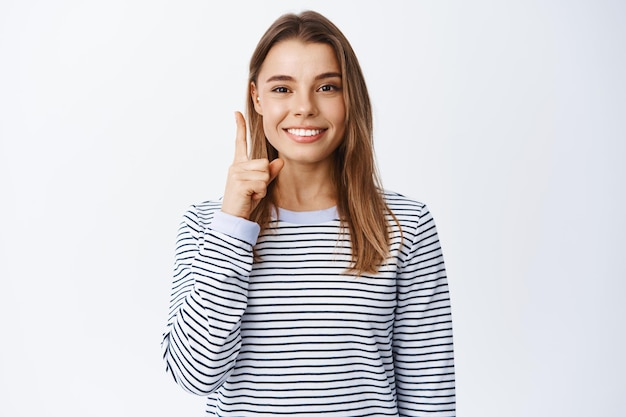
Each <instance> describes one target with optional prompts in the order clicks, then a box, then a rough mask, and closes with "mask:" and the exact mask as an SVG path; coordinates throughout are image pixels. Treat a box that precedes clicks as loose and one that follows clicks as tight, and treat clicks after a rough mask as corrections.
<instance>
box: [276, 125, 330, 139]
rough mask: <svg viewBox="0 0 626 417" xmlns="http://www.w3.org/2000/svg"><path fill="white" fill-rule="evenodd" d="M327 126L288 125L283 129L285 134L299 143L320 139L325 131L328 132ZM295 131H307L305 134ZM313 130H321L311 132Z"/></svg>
mask: <svg viewBox="0 0 626 417" xmlns="http://www.w3.org/2000/svg"><path fill="white" fill-rule="evenodd" d="M327 130H328V129H327V128H320V127H315V126H297V127H295V126H294V127H288V128H284V129H283V131H284V132H285V134H286V135H287V136H288V137H289V138H290V139H291V140H293V141H294V142H297V143H313V142H316V141H317V140H319V139H320V138H321V137H322V136H324V133H326V131H327ZM294 131H301V132H302V133H306V134H305V135H302V136H301V135H299V134H298V133H296V132H294ZM311 131H319V133H313V134H311Z"/></svg>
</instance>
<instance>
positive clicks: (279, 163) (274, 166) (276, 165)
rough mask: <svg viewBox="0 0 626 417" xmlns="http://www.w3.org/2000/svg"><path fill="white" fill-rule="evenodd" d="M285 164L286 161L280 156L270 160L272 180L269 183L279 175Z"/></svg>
mask: <svg viewBox="0 0 626 417" xmlns="http://www.w3.org/2000/svg"><path fill="white" fill-rule="evenodd" d="M284 166H285V161H283V160H282V159H280V158H276V159H274V160H273V161H272V162H270V166H269V170H270V180H269V181H268V182H267V183H268V185H269V183H271V182H272V181H274V179H275V178H276V177H277V176H278V173H279V172H280V170H281V169H283V167H284Z"/></svg>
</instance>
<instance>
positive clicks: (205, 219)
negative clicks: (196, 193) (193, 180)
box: [183, 200, 222, 227]
mask: <svg viewBox="0 0 626 417" xmlns="http://www.w3.org/2000/svg"><path fill="white" fill-rule="evenodd" d="M221 207H222V201H221V200H207V201H203V202H201V203H197V204H192V205H190V206H189V207H188V208H187V211H186V212H185V214H184V215H183V222H185V223H187V224H189V225H197V226H199V227H207V226H208V225H209V224H211V222H212V220H213V217H215V213H216V212H218V211H219V210H220V208H221Z"/></svg>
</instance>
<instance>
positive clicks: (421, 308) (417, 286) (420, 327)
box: [393, 206, 455, 417]
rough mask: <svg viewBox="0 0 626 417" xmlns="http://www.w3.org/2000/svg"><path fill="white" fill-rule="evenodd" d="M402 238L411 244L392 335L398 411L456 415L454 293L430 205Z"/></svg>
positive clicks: (441, 415)
mask: <svg viewBox="0 0 626 417" xmlns="http://www.w3.org/2000/svg"><path fill="white" fill-rule="evenodd" d="M413 233H415V234H414V235H413ZM404 238H405V239H407V240H409V239H410V240H411V242H410V244H411V247H410V252H409V255H408V257H407V258H406V261H405V263H404V265H403V266H402V269H401V271H400V273H399V276H398V288H397V308H396V316H395V323H394V336H393V344H394V347H393V350H394V364H395V375H396V389H397V395H398V410H399V413H400V416H438V417H443V416H446V417H450V416H454V415H455V385H454V351H453V344H452V316H451V311H450V298H449V293H448V283H447V278H446V270H445V266H444V263H443V255H442V252H441V246H440V245H439V239H438V237H437V230H436V228H435V222H434V220H433V218H432V216H431V214H430V212H429V211H428V208H427V207H426V206H424V207H423V208H422V209H421V212H420V214H419V220H418V225H417V228H416V229H415V230H414V231H406V230H405V236H404ZM407 244H408V243H407Z"/></svg>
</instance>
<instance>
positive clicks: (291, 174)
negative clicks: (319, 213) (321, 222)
mask: <svg viewBox="0 0 626 417" xmlns="http://www.w3.org/2000/svg"><path fill="white" fill-rule="evenodd" d="M275 181H276V185H275V188H274V193H275V194H274V195H275V198H276V204H277V205H278V207H281V208H284V209H287V210H291V211H314V210H323V209H327V208H330V207H334V206H335V205H337V190H336V187H335V185H334V184H333V182H332V180H331V174H330V169H319V168H316V169H310V168H307V167H306V166H297V167H295V166H293V165H292V164H285V167H284V168H283V169H282V170H281V172H280V174H279V175H278V178H276V180H275Z"/></svg>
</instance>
